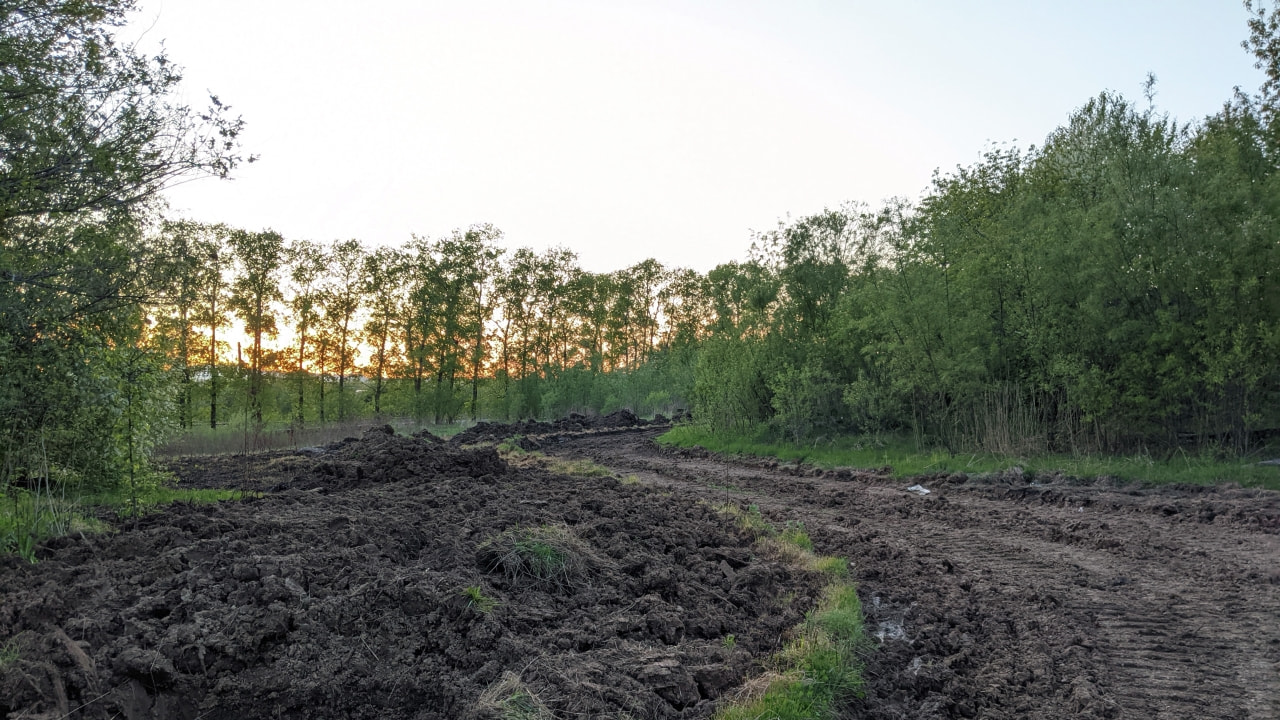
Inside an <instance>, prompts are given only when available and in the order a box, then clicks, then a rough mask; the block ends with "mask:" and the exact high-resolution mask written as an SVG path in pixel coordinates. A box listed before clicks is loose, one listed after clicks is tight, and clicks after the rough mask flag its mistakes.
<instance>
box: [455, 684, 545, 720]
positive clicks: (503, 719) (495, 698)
mask: <svg viewBox="0 0 1280 720" xmlns="http://www.w3.org/2000/svg"><path fill="white" fill-rule="evenodd" d="M465 717H466V718H467V719H468V720H554V718H555V715H554V714H553V713H552V712H551V710H550V709H548V708H547V706H546V704H544V703H543V702H542V700H541V699H540V698H539V697H538V696H537V695H536V694H534V692H533V691H532V690H530V689H529V686H528V685H526V684H525V683H524V681H523V680H521V679H520V676H519V675H516V674H515V673H513V672H504V673H502V677H500V678H498V680H497V682H495V683H493V684H492V685H490V686H489V687H487V688H485V691H484V692H483V693H480V697H479V698H477V699H476V704H475V705H473V706H472V708H471V711H470V712H468V713H467V714H466V715H465Z"/></svg>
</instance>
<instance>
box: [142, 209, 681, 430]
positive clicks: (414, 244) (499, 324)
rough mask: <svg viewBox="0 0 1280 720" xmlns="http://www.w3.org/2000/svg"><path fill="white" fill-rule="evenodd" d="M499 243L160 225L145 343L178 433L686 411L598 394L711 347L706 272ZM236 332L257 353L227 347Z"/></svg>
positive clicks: (487, 233) (489, 238)
mask: <svg viewBox="0 0 1280 720" xmlns="http://www.w3.org/2000/svg"><path fill="white" fill-rule="evenodd" d="M501 239H502V233H501V231H500V230H498V229H497V228H495V227H493V226H491V225H475V226H472V227H470V228H467V229H465V230H462V229H459V230H455V231H453V232H452V233H450V234H448V235H445V236H443V237H439V238H434V239H432V238H427V237H418V236H415V237H413V238H412V239H411V240H410V241H409V242H407V243H405V244H404V245H403V246H401V247H395V248H392V247H378V248H367V247H365V246H364V245H362V244H361V243H360V242H358V241H356V240H345V241H335V242H331V243H328V244H320V243H316V242H313V241H310V240H292V241H290V240H285V239H284V238H283V237H281V236H280V235H279V234H278V233H275V232H272V231H269V230H268V231H263V232H249V231H245V230H240V229H234V228H229V227H226V226H224V225H211V224H202V223H195V222H190V221H169V222H164V223H162V224H161V225H160V226H159V228H158V230H157V232H155V233H154V234H153V235H152V236H151V237H150V238H149V243H150V245H151V251H150V252H151V255H152V256H153V257H154V258H156V261H157V262H156V281H155V284H154V286H153V288H154V289H155V290H156V291H157V292H156V294H155V295H154V296H153V299H152V301H151V302H149V303H147V306H146V307H147V310H148V314H149V318H150V324H149V328H150V329H149V331H148V332H147V333H146V337H145V339H144V341H145V342H144V344H146V345H147V346H148V347H151V348H153V349H154V350H156V351H157V352H159V353H161V354H162V355H163V357H164V358H165V359H166V362H167V364H168V365H169V366H171V367H172V368H173V370H174V372H175V373H176V375H177V377H178V378H179V380H178V382H179V388H178V390H177V393H176V412H177V422H178V424H179V425H180V426H182V427H192V426H194V425H195V424H196V423H197V422H207V423H208V424H209V425H210V426H211V427H217V426H218V425H219V424H226V423H227V422H228V421H229V420H230V419H231V418H233V417H235V416H236V415H237V413H240V414H243V413H248V414H249V415H250V416H251V417H252V419H253V420H254V421H256V422H262V421H263V420H264V419H274V420H288V421H290V422H292V423H295V424H305V423H307V422H325V421H328V420H341V419H346V418H349V417H353V416H369V415H373V416H386V415H397V416H413V417H417V418H420V419H427V420H434V421H436V422H440V421H445V420H448V421H452V420H454V419H457V418H460V417H470V418H473V419H474V418H479V417H481V416H484V417H497V418H523V417H533V416H540V415H542V414H544V413H546V412H566V411H570V410H579V411H598V410H601V409H602V408H604V407H606V406H613V407H615V408H617V407H621V406H623V405H624V404H625V405H629V406H637V407H639V408H642V409H644V410H648V411H654V410H657V409H661V408H662V407H665V406H668V405H670V404H671V403H672V402H673V398H671V397H670V395H669V394H666V395H664V394H663V392H662V391H661V390H656V389H655V390H652V391H648V392H646V395H645V397H644V398H636V397H634V395H633V394H630V395H629V394H627V393H626V389H625V388H620V387H619V388H612V389H606V388H603V386H601V387H597V386H598V385H601V384H602V383H604V382H605V381H603V380H602V378H603V377H604V376H606V375H612V376H624V375H628V374H631V373H633V372H635V371H636V370H637V369H638V368H640V367H642V366H644V365H645V364H647V363H648V362H649V361H650V360H652V359H653V358H654V356H655V355H657V354H660V353H666V352H668V351H671V350H672V349H673V348H675V347H676V346H680V347H686V346H688V345H689V343H690V342H691V341H692V340H694V339H696V338H697V337H698V336H699V333H700V332H701V331H702V329H703V328H704V327H705V325H706V313H705V312H704V309H703V308H702V307H701V306H700V305H699V302H700V300H701V297H702V295H701V294H700V292H699V290H700V288H699V282H700V277H699V276H698V275H697V274H696V273H694V272H692V271H689V270H683V269H673V268H667V267H665V266H663V265H661V264H660V263H658V262H656V261H654V260H646V261H644V262H641V263H638V264H636V265H634V266H632V267H629V268H625V269H623V270H618V271H614V272H609V273H593V272H588V271H586V270H583V269H582V268H581V267H580V266H579V264H578V261H577V257H576V255H574V253H572V252H571V251H569V250H565V249H563V248H556V249H551V250H548V251H546V252H542V253H535V252H533V251H532V250H529V249H528V248H520V249H518V250H515V251H514V252H507V251H506V250H505V249H504V248H503V247H501V246H500V241H501ZM233 327H234V328H235V329H236V330H237V331H241V332H242V333H243V336H244V337H245V338H247V343H246V345H245V346H240V344H237V345H238V346H237V347H236V348H234V349H233V348H232V347H231V345H230V344H229V343H228V341H227V339H226V338H227V337H228V330H230V329H232V328H233ZM686 364H687V363H686ZM650 372H652V370H650ZM614 382H615V384H617V383H616V381H614ZM686 384H687V383H686ZM602 392H603V393H606V394H605V395H600V393H602ZM608 392H613V393H614V396H613V397H612V399H610V396H608V394H607V393H608ZM618 392H621V393H623V395H626V397H625V399H624V398H623V397H619V396H617V393H618ZM650 394H653V397H649V395H650ZM675 399H676V400H678V398H675Z"/></svg>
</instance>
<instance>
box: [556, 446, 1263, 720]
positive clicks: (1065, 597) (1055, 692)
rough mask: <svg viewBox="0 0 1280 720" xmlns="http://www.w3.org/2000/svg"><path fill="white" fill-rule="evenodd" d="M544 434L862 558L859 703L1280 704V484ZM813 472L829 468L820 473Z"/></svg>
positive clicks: (939, 711) (997, 709)
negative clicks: (868, 636)
mask: <svg viewBox="0 0 1280 720" xmlns="http://www.w3.org/2000/svg"><path fill="white" fill-rule="evenodd" d="M658 432H659V431H657V430H643V429H642V430H633V431H630V432H625V433H617V434H610V435H595V436H574V435H563V436H559V437H557V436H550V437H548V438H545V439H543V440H542V441H541V443H542V447H543V450H544V451H547V452H549V453H553V454H559V455H566V456H580V457H589V458H591V459H593V460H595V461H597V462H600V463H602V464H605V465H607V466H609V467H611V468H613V469H615V470H616V471H618V472H623V473H634V474H636V475H637V477H638V478H639V479H640V480H641V481H642V482H644V483H651V484H657V485H666V486H670V487H671V488H679V489H682V490H684V491H691V492H696V493H698V494H700V495H702V496H704V497H706V498H708V499H717V500H718V499H726V500H734V501H738V502H751V503H755V504H758V505H759V506H760V509H761V510H762V512H763V513H764V515H765V517H766V518H769V519H770V520H772V521H774V522H778V523H781V522H784V521H800V522H803V523H805V525H806V527H807V529H808V530H809V533H810V534H811V535H812V536H813V539H814V542H815V544H816V546H817V549H818V550H819V551H820V552H823V553H826V554H835V555H842V556H845V557H847V558H849V560H850V561H851V562H852V565H853V567H854V571H855V573H856V576H857V578H858V580H859V588H860V593H861V595H862V596H863V602H864V606H865V608H866V612H867V614H868V628H869V630H871V631H872V632H873V633H875V634H876V635H877V637H878V640H879V647H878V649H877V650H876V651H875V652H874V653H872V654H871V656H870V659H869V663H870V664H869V667H868V678H869V681H870V682H869V688H868V694H867V697H866V698H865V700H864V701H862V702H861V703H860V705H859V706H858V707H857V708H855V716H856V717H863V718H951V717H966V718H967V717H983V718H1082V717H1085V718H1088V717H1097V718H1161V719H1165V718H1167V719H1169V720H1175V719H1176V720H1182V719H1184V718H1239V719H1248V720H1262V719H1264V718H1280V493H1276V492H1270V491H1257V490H1241V489H1227V488H1223V489H1205V488H1187V487H1162V488H1156V489H1145V490H1144V489H1139V488H1137V487H1121V486H1117V485H1115V484H1107V483H1105V482H1104V483H1082V482H1081V481H1078V480H1072V479H1069V478H1060V477H1058V478H1045V477H1037V478H1034V479H1032V478H1027V477H1023V476H1021V474H1020V473H1017V472H1013V473H1005V474H1003V475H1001V476H998V477H987V478H968V477H964V476H952V477H932V478H920V479H918V481H919V482H920V484H922V485H923V486H924V487H925V488H927V489H928V490H929V491H930V492H929V494H927V495H919V494H916V493H913V492H909V491H908V490H907V487H908V486H910V485H913V484H915V483H916V482H917V481H916V480H912V481H902V480H898V479H892V478H889V477H887V476H882V475H875V474H871V473H856V472H846V471H836V472H832V471H828V472H826V473H815V472H814V471H811V470H806V469H801V468H793V467H786V466H784V467H781V468H779V467H778V466H777V465H776V464H773V463H766V462H758V463H743V462H738V461H726V460H724V459H721V458H718V457H715V456H711V455H710V454H708V453H705V452H701V451H697V450H693V451H680V450H669V449H665V450H664V449H660V448H658V447H657V446H655V445H654V444H653V442H652V439H653V438H654V437H655V436H656V435H657V434H658ZM815 474H817V475H818V476H814V475H815Z"/></svg>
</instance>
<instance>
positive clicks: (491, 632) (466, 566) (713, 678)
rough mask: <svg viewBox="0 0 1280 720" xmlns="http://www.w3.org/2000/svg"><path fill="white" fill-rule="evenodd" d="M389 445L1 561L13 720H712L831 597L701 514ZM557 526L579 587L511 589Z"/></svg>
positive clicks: (197, 477)
mask: <svg viewBox="0 0 1280 720" xmlns="http://www.w3.org/2000/svg"><path fill="white" fill-rule="evenodd" d="M389 431H390V428H387V429H386V432H382V431H377V430H375V431H370V432H369V433H367V434H366V435H365V436H364V437H363V438H361V439H359V440H352V441H345V442H343V443H340V444H337V445H334V446H331V447H328V448H323V449H320V448H314V449H310V450H309V451H306V452H302V453H273V454H264V455H255V456H249V457H245V456H240V457H226V458H203V459H189V460H186V461H183V462H181V463H178V464H177V465H176V467H175V470H176V471H177V472H178V473H179V474H180V476H181V477H182V478H183V484H184V485H186V486H194V487H238V488H243V489H248V490H256V491H260V492H261V493H262V495H261V497H258V498H255V499H251V500H247V501H243V502H225V503H221V504H217V505H202V506H197V505H181V504H180V505H176V506H173V507H171V508H169V509H166V510H164V511H161V512H157V513H154V514H151V515H147V516H145V517H143V518H142V519H141V520H140V521H138V522H136V523H134V522H131V521H130V522H126V523H124V527H123V529H122V530H121V531H120V532H118V533H115V534H111V535H100V536H93V537H87V538H79V537H76V538H61V539H59V540H56V541H52V542H50V543H47V544H46V545H44V546H43V547H41V548H40V549H39V553H38V555H39V559H40V562H39V564H37V565H28V564H26V563H25V562H23V561H21V560H18V559H16V558H13V557H8V558H0V717H5V718H68V717H70V718H117V717H126V718H229V719H235V720H245V719H246V718H422V719H427V718H442V719H444V718H459V717H473V718H487V717H495V718H496V717H499V716H500V710H501V703H502V701H504V700H508V699H512V698H516V699H517V700H519V696H521V693H523V697H524V698H525V700H524V701H523V702H524V704H525V706H526V707H525V709H526V710H527V709H528V708H529V707H536V706H533V705H531V704H530V703H532V702H533V701H532V700H529V698H537V701H538V702H540V703H541V704H542V705H543V706H545V707H546V708H547V709H549V710H550V711H552V712H554V713H556V715H555V716H556V717H561V718H571V717H612V718H627V717H630V718H692V717H707V716H709V715H710V714H711V713H712V712H713V711H714V709H715V707H716V702H717V701H718V700H720V699H721V698H722V696H723V694H724V693H725V692H727V691H729V690H731V689H733V688H734V687H735V686H737V685H739V684H741V683H742V682H743V680H744V679H745V678H746V677H747V675H748V674H752V673H756V672H758V671H759V662H758V661H759V660H761V659H763V658H764V657H766V656H768V655H769V654H770V653H771V652H773V651H775V650H776V649H778V647H779V643H781V642H782V638H783V636H784V634H785V633H786V631H787V629H788V628H789V627H792V626H794V625H795V624H797V623H798V622H800V620H801V619H802V617H803V612H804V611H805V610H807V609H808V608H810V607H812V605H813V597H814V595H815V594H816V591H817V589H818V588H819V587H820V585H821V579H820V578H818V577H817V576H815V575H812V574H809V573H807V571H802V570H798V569H796V568H794V567H793V566H791V565H787V564H784V563H781V562H776V561H773V560H770V559H769V558H766V557H759V556H757V554H756V552H755V551H754V550H753V549H752V547H751V542H752V538H751V537H749V536H748V535H746V534H743V533H740V532H739V531H738V530H737V529H736V528H735V527H734V526H733V525H732V523H731V522H729V521H727V520H726V519H725V517H723V516H722V515H721V514H719V513H717V512H716V511H715V510H713V509H711V508H710V507H708V506H707V505H706V504H704V503H700V502H698V501H697V498H696V497H695V496H694V495H693V494H690V493H672V492H671V491H668V490H666V489H664V488H654V487H646V486H640V485H633V484H624V483H621V482H620V481H619V480H618V479H616V478H613V477H598V478H582V477H568V476H563V475H557V474H553V473H550V472H547V471H544V470H541V469H539V468H537V467H532V466H529V467H513V466H511V465H509V464H508V463H507V462H505V461H504V460H502V459H501V458H500V457H499V456H498V454H497V453H496V452H495V451H494V450H493V449H492V448H461V447H458V445H457V444H456V443H455V444H446V443H443V442H440V441H438V440H436V439H434V438H431V437H430V436H421V437H396V436H393V435H390V434H388V433H389ZM548 528H549V529H551V531H552V534H551V536H550V537H551V538H552V539H553V540H555V541H556V542H557V543H560V541H563V543H561V544H560V546H559V547H560V549H562V550H567V551H569V554H570V557H569V560H570V562H568V563H566V569H565V571H564V572H560V573H556V574H555V575H554V576H551V577H547V578H542V577H535V576H533V575H528V574H521V573H519V572H510V570H511V568H512V565H511V564H510V563H507V562H505V561H504V552H508V551H510V550H511V548H512V547H513V545H512V543H511V542H504V538H506V539H507V540H508V541H509V540H510V539H511V538H513V537H520V536H517V535H512V534H511V533H520V532H521V531H522V530H523V531H529V530H534V531H538V532H541V531H544V530H546V529H548ZM504 533H508V534H505V535H504ZM534 537H537V536H534ZM468 588H471V589H472V590H471V593H469V592H468ZM486 691H488V692H487V693H486ZM498 691H501V692H498ZM520 717H534V716H533V715H528V714H526V715H521V716H520Z"/></svg>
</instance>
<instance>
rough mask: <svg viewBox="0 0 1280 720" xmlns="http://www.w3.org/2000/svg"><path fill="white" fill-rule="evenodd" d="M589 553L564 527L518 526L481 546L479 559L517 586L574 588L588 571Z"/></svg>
mask: <svg viewBox="0 0 1280 720" xmlns="http://www.w3.org/2000/svg"><path fill="white" fill-rule="evenodd" d="M587 555H588V551H587V549H586V547H585V546H584V545H583V544H582V541H581V540H579V539H577V538H576V537H574V535H573V533H572V532H571V531H570V530H569V528H567V527H565V526H562V525H540V526H538V527H524V528H522V527H518V526H517V527H514V528H511V529H509V530H505V531H503V532H501V533H499V534H497V535H495V536H494V537H491V538H488V539H487V540H485V541H483V542H481V543H480V545H479V547H477V549H476V557H477V559H478V560H479V561H480V564H481V566H482V567H483V568H484V569H485V570H486V571H488V572H501V573H502V574H503V575H504V576H505V577H506V578H507V580H509V581H511V582H514V583H531V584H533V585H535V586H543V587H567V586H572V585H573V584H574V583H575V582H576V581H577V580H578V578H579V577H580V576H581V575H582V574H583V572H584V571H585V569H586V558H587Z"/></svg>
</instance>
